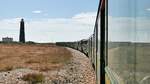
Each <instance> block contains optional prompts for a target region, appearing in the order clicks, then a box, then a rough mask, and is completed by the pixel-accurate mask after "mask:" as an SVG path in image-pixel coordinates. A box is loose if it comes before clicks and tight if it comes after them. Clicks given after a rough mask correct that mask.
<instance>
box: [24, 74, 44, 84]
mask: <svg viewBox="0 0 150 84" xmlns="http://www.w3.org/2000/svg"><path fill="white" fill-rule="evenodd" d="M22 80H24V81H28V82H29V83H31V84H37V83H41V82H43V81H44V76H43V74H37V73H29V74H26V75H24V76H23V77H22Z"/></svg>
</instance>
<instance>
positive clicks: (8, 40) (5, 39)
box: [2, 37, 13, 42]
mask: <svg viewBox="0 0 150 84" xmlns="http://www.w3.org/2000/svg"><path fill="white" fill-rule="evenodd" d="M2 41H3V42H13V38H10V37H4V38H2Z"/></svg>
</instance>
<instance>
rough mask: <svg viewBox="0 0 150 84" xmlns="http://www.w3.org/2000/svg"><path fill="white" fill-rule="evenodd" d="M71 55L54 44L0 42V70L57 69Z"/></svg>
mask: <svg viewBox="0 0 150 84" xmlns="http://www.w3.org/2000/svg"><path fill="white" fill-rule="evenodd" d="M71 57H72V55H71V53H70V52H69V51H68V50H67V49H66V48H63V47H58V46H55V45H54V44H30V45H29V44H0V71H9V70H13V69H17V68H30V69H33V70H39V71H48V70H53V69H58V68H60V67H62V66H63V65H64V64H66V63H67V62H68V61H69V60H70V58H71Z"/></svg>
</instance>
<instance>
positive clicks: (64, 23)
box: [0, 12, 96, 42]
mask: <svg viewBox="0 0 150 84" xmlns="http://www.w3.org/2000/svg"><path fill="white" fill-rule="evenodd" d="M94 14H95V15H94ZM95 18H96V13H95V12H93V13H92V12H89V13H88V12H87V13H80V14H76V15H74V16H72V17H71V18H43V19H38V20H37V19H36V20H35V19H28V18H25V31H26V40H28V41H29V40H31V41H36V42H51V41H76V40H81V39H85V38H88V37H89V36H90V35H91V34H92V33H93V28H94V24H95ZM20 19H21V18H11V19H3V20H0V38H2V37H5V36H10V37H13V38H14V40H17V41H18V37H19V22H20Z"/></svg>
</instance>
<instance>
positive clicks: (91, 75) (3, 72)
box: [0, 44, 96, 84]
mask: <svg viewBox="0 0 150 84" xmlns="http://www.w3.org/2000/svg"><path fill="white" fill-rule="evenodd" d="M95 81H96V78H95V71H94V69H93V68H92V64H91V62H90V60H89V58H87V57H86V56H85V55H84V54H83V53H81V52H79V51H77V50H74V49H71V48H66V47H59V46H56V45H54V44H30V45H29V44H0V84H95Z"/></svg>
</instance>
